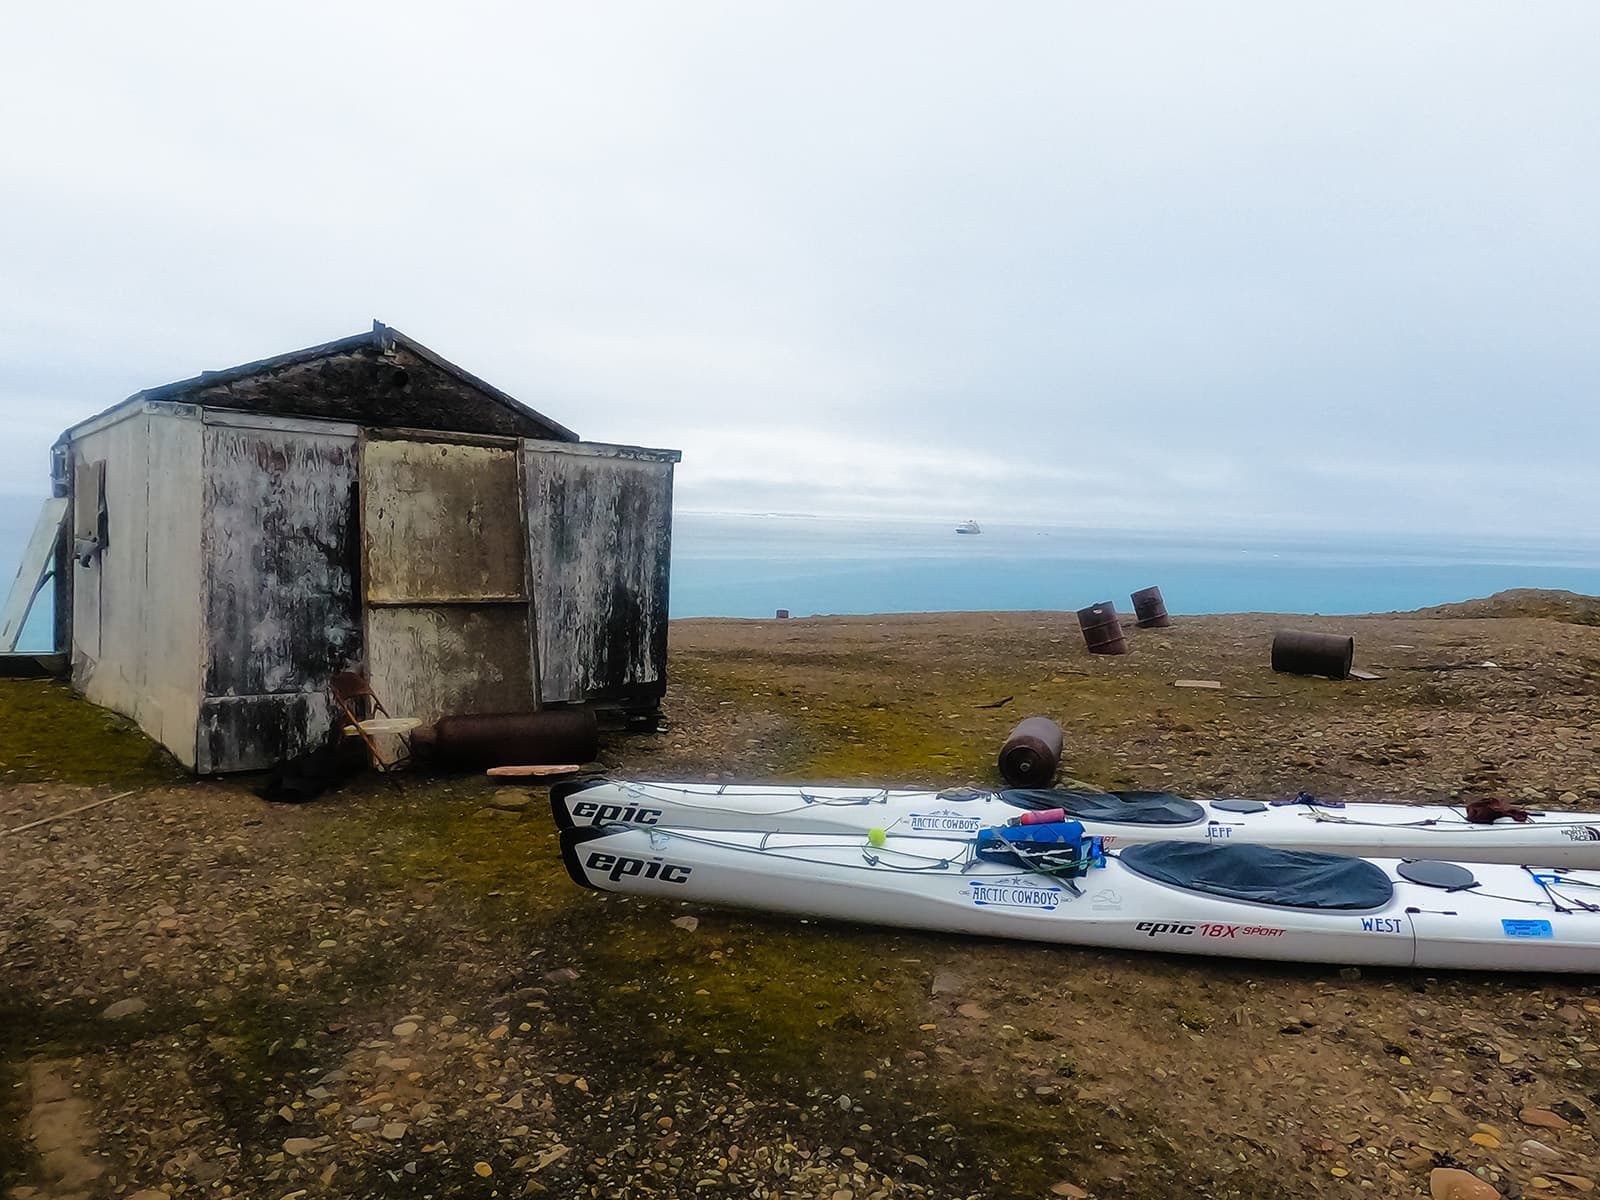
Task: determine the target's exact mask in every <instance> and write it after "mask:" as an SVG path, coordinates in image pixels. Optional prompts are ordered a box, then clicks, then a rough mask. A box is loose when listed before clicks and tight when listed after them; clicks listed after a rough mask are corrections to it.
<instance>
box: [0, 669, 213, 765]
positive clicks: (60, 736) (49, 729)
mask: <svg viewBox="0 0 1600 1200" xmlns="http://www.w3.org/2000/svg"><path fill="white" fill-rule="evenodd" d="M0 730H4V735H3V736H0V783H50V782H55V783H76V784H85V785H91V786H92V785H96V784H111V785H116V784H124V785H129V786H135V785H140V784H152V783H166V782H171V781H173V780H176V779H182V778H184V777H185V775H184V771H183V768H182V767H180V766H179V765H178V763H177V760H176V759H174V758H173V757H172V756H171V755H170V754H168V753H167V752H166V750H164V749H163V748H162V747H161V746H160V745H158V744H157V743H156V742H153V741H151V740H150V739H149V738H148V737H146V736H145V735H144V734H143V733H141V732H140V731H139V728H138V726H136V725H135V724H134V723H133V722H132V721H130V720H128V719H127V718H126V717H121V716H118V715H117V714H116V713H113V712H110V711H109V710H107V709H104V708H100V707H98V706H97V705H93V704H90V703H89V702H88V701H87V700H84V699H83V698H82V697H81V696H78V695H77V694H75V693H74V692H73V690H72V689H71V688H70V687H68V686H67V685H66V684H65V683H62V682H59V681H57V680H53V679H5V680H0Z"/></svg>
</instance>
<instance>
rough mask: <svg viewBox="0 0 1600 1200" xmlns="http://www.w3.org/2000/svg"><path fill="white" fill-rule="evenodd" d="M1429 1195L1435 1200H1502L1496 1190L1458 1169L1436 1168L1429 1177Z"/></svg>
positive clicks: (1471, 1174) (1468, 1172)
mask: <svg viewBox="0 0 1600 1200" xmlns="http://www.w3.org/2000/svg"><path fill="white" fill-rule="evenodd" d="M1428 1193H1429V1195H1431V1196H1432V1197H1433V1200H1500V1193H1499V1192H1498V1191H1497V1190H1496V1189H1495V1188H1493V1187H1491V1186H1489V1185H1488V1184H1487V1183H1485V1182H1484V1181H1483V1180H1481V1179H1479V1178H1478V1177H1477V1176H1476V1175H1474V1174H1473V1173H1472V1172H1471V1171H1463V1170H1460V1169H1459V1168H1456V1167H1435V1168H1434V1169H1433V1171H1432V1172H1431V1173H1430V1174H1429V1175H1428Z"/></svg>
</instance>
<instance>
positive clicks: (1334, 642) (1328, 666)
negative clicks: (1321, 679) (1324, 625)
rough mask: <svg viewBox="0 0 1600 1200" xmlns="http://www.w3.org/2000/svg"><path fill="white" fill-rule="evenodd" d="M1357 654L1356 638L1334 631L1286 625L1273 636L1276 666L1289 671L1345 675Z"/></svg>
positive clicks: (1287, 672)
mask: <svg viewBox="0 0 1600 1200" xmlns="http://www.w3.org/2000/svg"><path fill="white" fill-rule="evenodd" d="M1355 656H1356V639H1355V638H1353V637H1341V636H1339V635H1338V634H1334V633H1307V632H1304V631H1302V630H1295V629H1283V630H1280V631H1279V632H1278V633H1277V634H1275V635H1274V636H1273V639H1272V669H1273V670H1274V671H1282V672H1284V673H1285V674H1288V675H1326V676H1327V677H1328V678H1329V679H1345V678H1348V677H1349V675H1350V664H1351V663H1352V662H1354V661H1355Z"/></svg>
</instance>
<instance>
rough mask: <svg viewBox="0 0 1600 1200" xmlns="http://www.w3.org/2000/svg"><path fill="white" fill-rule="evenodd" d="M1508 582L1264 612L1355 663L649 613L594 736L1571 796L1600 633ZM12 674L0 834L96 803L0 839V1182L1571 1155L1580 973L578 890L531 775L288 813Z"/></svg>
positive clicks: (632, 1176)
mask: <svg viewBox="0 0 1600 1200" xmlns="http://www.w3.org/2000/svg"><path fill="white" fill-rule="evenodd" d="M1529 611H1541V612H1542V611H1547V610H1546V609H1535V608H1534V607H1530V605H1529V604H1528V603H1527V602H1525V601H1519V600H1517V598H1512V599H1511V600H1507V601H1504V602H1502V603H1501V604H1499V605H1498V606H1490V607H1489V608H1487V609H1483V608H1481V607H1480V608H1479V609H1476V610H1474V614H1475V615H1474V616H1473V617H1472V618H1470V619H1467V618H1462V617H1459V616H1456V615H1454V614H1452V613H1450V612H1448V611H1447V612H1442V613H1439V614H1436V615H1428V616H1424V615H1415V614H1413V615H1402V616H1388V617H1366V618H1360V619H1349V620H1338V621H1333V620H1317V619H1311V618H1296V619H1294V620H1293V622H1292V623H1293V624H1294V625H1296V626H1298V627H1309V628H1324V629H1340V630H1344V631H1348V632H1352V633H1354V634H1355V636H1356V639H1357V665H1358V666H1361V667H1366V668H1368V669H1370V670H1373V671H1375V672H1377V673H1378V674H1380V675H1382V676H1383V678H1382V679H1379V680H1376V681H1372V682H1367V683H1357V682H1353V681H1352V682H1346V683H1333V682H1330V681H1326V680H1311V679H1298V678H1290V677H1285V676H1275V675H1273V674H1271V672H1270V671H1267V670H1266V669H1265V667H1264V663H1265V660H1266V647H1267V644H1268V642H1269V641H1270V637H1271V633H1272V630H1273V629H1274V628H1276V627H1279V626H1281V625H1284V624H1287V623H1290V622H1286V621H1285V620H1284V619H1283V618H1271V617H1265V616H1252V615H1241V616H1229V617H1208V618H1191V619H1183V620H1180V621H1179V622H1178V623H1177V624H1176V625H1175V626H1174V627H1173V628H1171V629H1168V630H1161V631H1136V633H1135V634H1134V635H1133V645H1134V653H1132V654H1130V655H1128V656H1126V657H1125V658H1118V659H1100V658H1091V657H1090V656H1088V655H1087V654H1085V653H1084V652H1083V650H1082V647H1081V641H1080V639H1079V638H1078V635H1077V634H1076V631H1075V629H1073V628H1072V625H1071V621H1072V618H1071V616H1070V614H1066V615H1063V614H953V615H939V616H905V617H871V618H813V619H807V620H797V621H789V622H781V623H780V622H736V621H687V622H678V623H676V624H675V625H674V627H673V632H672V637H673V646H672V652H673V672H674V682H673V686H672V689H671V691H670V693H669V696H668V701H667V711H668V716H669V720H670V724H669V726H668V728H667V729H666V730H665V731H664V732H662V733H659V734H655V735H630V736H622V735H616V736H613V737H611V738H608V740H607V742H606V746H605V751H604V753H605V760H606V765H607V766H609V767H610V768H612V769H615V770H617V771H619V772H625V773H630V774H635V775H640V776H663V777H673V778H681V779H695V778H708V777H709V778H739V779H776V780H791V781H798V780H802V779H804V780H810V781H839V782H849V781H858V780H869V779H870V780H873V781H875V782H885V783H926V784H938V785H948V784H959V783H985V784H987V783H992V782H993V774H992V772H993V765H992V764H993V756H994V752H995V750H996V748H997V747H998V745H999V742H1000V740H1001V739H1002V738H1003V737H1004V735H1005V732H1006V731H1007V730H1008V729H1009V728H1010V726H1011V725H1012V724H1013V723H1015V721H1016V720H1017V719H1019V718H1020V717H1022V716H1025V715H1030V714H1032V713H1047V714H1049V715H1052V716H1054V717H1055V718H1057V719H1058V720H1059V721H1061V723H1062V724H1063V726H1064V727H1065V729H1066V735H1067V745H1068V755H1067V762H1066V764H1065V770H1067V771H1069V772H1070V773H1071V774H1072V775H1074V776H1077V777H1079V778H1082V779H1085V780H1087V781H1089V782H1092V783H1095V784H1098V785H1101V786H1141V787H1157V788H1171V789H1173V790H1177V791H1180V792H1187V793H1190V794H1201V795H1204V794H1215V793H1217V792H1229V793H1234V794H1242V795H1252V796H1261V797H1272V796H1281V795H1292V794H1294V793H1295V792H1297V791H1299V790H1302V789H1307V790H1311V791H1314V792H1317V793H1319V794H1324V795H1328V796H1333V797H1339V798H1345V799H1354V798H1362V797H1386V798H1393V797H1403V798H1412V799H1437V798H1444V797H1456V796H1472V795H1489V794H1499V795H1507V796H1510V797H1512V798H1514V799H1519V800H1522V801H1524V802H1528V803H1533V802H1535V801H1537V802H1538V803H1539V804H1542V805H1550V806H1555V807H1561V806H1585V807H1596V806H1600V760H1597V759H1596V757H1595V753H1594V750H1595V745H1596V738H1597V737H1600V718H1597V717H1596V715H1595V707H1594V697H1595V695H1596V690H1597V687H1600V629H1596V628H1595V627H1593V626H1592V625H1589V624H1587V623H1582V622H1583V621H1584V619H1585V617H1586V615H1587V614H1588V613H1589V610H1588V609H1581V610H1579V611H1577V612H1574V611H1573V610H1572V609H1571V606H1567V607H1563V608H1561V609H1560V610H1559V611H1557V612H1556V616H1558V617H1563V618H1565V619H1554V618H1552V617H1547V616H1541V617H1527V616H1518V615H1515V614H1517V613H1519V612H1529ZM1487 663H1492V664H1494V665H1492V666H1487V665H1483V664H1487ZM1179 678H1203V679H1212V680H1216V681H1218V682H1220V683H1221V684H1222V685H1223V686H1222V687H1221V688H1220V689H1216V690H1194V689H1180V688H1175V687H1173V686H1172V684H1173V681H1174V680H1175V679H1179ZM1007 697H1010V699H1006V698H1007ZM1002 701H1003V703H1001V704H1000V706H999V707H995V708H984V707H978V706H979V705H986V704H995V703H997V702H1002ZM7 706H10V707H11V708H13V709H17V708H22V707H26V708H27V709H28V710H29V711H30V712H32V713H33V714H35V716H37V715H38V714H39V713H40V712H44V711H47V710H48V711H49V712H50V714H51V716H50V719H49V720H47V721H41V720H35V721H33V722H32V724H31V725H30V724H29V722H27V721H20V720H19V721H16V722H12V723H10V724H8V726H7V727H8V728H11V729H23V728H26V729H29V730H31V731H32V732H31V733H30V734H29V739H28V740H27V744H26V745H21V744H16V741H15V739H13V744H11V745H10V746H5V745H0V829H7V830H10V829H15V828H17V827H18V826H20V825H23V824H25V823H28V822H30V821H32V820H37V819H39V818H41V817H45V816H49V815H51V814H55V813H62V812H66V811H67V810H69V809H72V808H75V807H77V806H79V805H83V804H86V803H90V802H92V801H95V800H100V799H105V798H107V797H111V796H121V798H120V799H116V800H113V801H111V802H110V803H107V804H104V805H101V806H99V807H96V808H93V809H90V810H87V811H84V812H82V813H79V814H77V815H74V816H67V817H64V818H62V819H60V820H58V821H54V822H50V823H48V824H45V825H43V826H39V827H37V828H34V829H30V830H25V831H23V832H20V833H14V834H9V835H5V834H0V1071H3V1074H4V1079H5V1083H6V1087H5V1089H4V1091H3V1092H0V1105H3V1107H0V1186H4V1187H8V1188H9V1189H10V1193H11V1195H13V1196H15V1197H19V1198H20V1197H40V1198H51V1200H60V1198H62V1197H68V1196H83V1197H100V1196H107V1197H125V1196H132V1195H139V1194H141V1193H151V1192H153V1193H154V1194H157V1195H159V1194H166V1195H172V1196H179V1195H184V1196H189V1195H195V1196H198V1195H218V1196H222V1195H237V1196H249V1197H256V1196H262V1197H271V1198H276V1200H284V1198H288V1197H299V1196H307V1197H321V1196H352V1197H353V1196H363V1197H364V1196H371V1195H374V1194H382V1195H386V1196H387V1195H394V1196H485V1197H487V1196H518V1195H527V1194H536V1193H547V1194H549V1195H552V1196H596V1197H598V1196H607V1197H611V1196H618V1197H626V1196H638V1197H646V1196H708V1197H717V1196H730V1197H731V1196H740V1197H824V1198H829V1200H867V1198H869V1197H891V1196H893V1197H901V1196H930V1197H965V1196H973V1197H977V1196H983V1197H1004V1196H1049V1195H1065V1196H1083V1195H1092V1196H1095V1197H1104V1198H1108V1200H1110V1198H1127V1200H1134V1198H1155V1200H1159V1198H1162V1197H1180V1196H1182V1197H1192V1196H1208V1197H1219V1198H1221V1197H1280V1196H1284V1197H1287V1196H1323V1195H1326V1196H1354V1195H1357V1194H1364V1195H1377V1196H1422V1195H1426V1194H1427V1193H1428V1181H1429V1173H1430V1171H1431V1170H1432V1169H1433V1168H1434V1167H1436V1166H1441V1165H1443V1166H1452V1165H1460V1166H1464V1167H1466V1168H1469V1169H1472V1170H1475V1171H1477V1172H1478V1173H1479V1174H1480V1176H1482V1177H1483V1178H1486V1179H1488V1180H1489V1181H1491V1182H1492V1183H1493V1185H1494V1186H1495V1187H1496V1188H1497V1189H1498V1190H1499V1191H1500V1192H1501V1193H1502V1194H1503V1195H1505V1196H1508V1197H1509V1196H1552V1197H1563V1196H1576V1195H1582V1194H1585V1193H1587V1192H1589V1191H1591V1189H1592V1188H1593V1183H1592V1179H1593V1178H1594V1177H1596V1176H1597V1175H1600V1171H1597V1167H1600V1163H1597V1161H1596V1148H1595V1143H1594V1136H1593V1131H1594V1130H1595V1128H1596V1123H1595V1116H1594V1114H1595V1113H1596V1111H1597V1110H1600V1071H1597V1068H1600V1027H1597V1024H1596V1023H1597V1022H1600V992H1597V990H1596V988H1595V987H1594V986H1593V983H1592V982H1591V980H1589V979H1588V978H1571V979H1568V978H1553V977H1552V978H1531V979H1508V978H1495V977H1489V976H1474V975H1468V976H1453V977H1446V976H1440V977H1426V976H1412V975H1409V974H1407V973H1397V972H1382V971H1365V972H1361V973H1356V972H1352V971H1343V972H1341V971H1339V970H1337V969H1334V968H1319V967H1283V966H1262V965H1258V964H1245V963H1230V962H1203V961H1197V960H1194V959H1180V958H1175V957H1164V956H1160V955H1133V954H1117V953H1110V952H1092V951H1076V950H1070V949H1053V948H1052V949H1043V948H1040V947H1037V946H1023V945H1009V944H993V943H980V942H974V941H971V940H963V939H955V938H943V937H935V936H931V935H930V936H921V935H914V934H901V933H893V932H886V931H882V930H873V929H865V928H853V927H844V926H836V925H819V924H812V923H803V922H795V921H784V920H779V919H771V920H768V919H763V918H760V917H750V916H746V915H740V914H733V913H726V912H720V911H716V910H711V909H703V908H685V907H683V906H670V905H666V904H657V903H646V902H637V901H633V902H630V901H627V900H625V899H621V898H617V897H600V896H597V895H595V894H594V893H588V892H583V891H580V890H579V889H577V888H576V887H574V886H572V885H571V884H570V883H569V882H568V881H567V879H566V876H565V873H564V872H563V871H562V869H561V867H560V864H559V862H558V860H557V858H556V856H555V853H554V846H555V840H554V834H553V829H552V827H551V823H550V821H549V817H548V812H547V810H546V808H545V807H544V804H543V793H542V792H540V791H537V790H517V789H512V790H505V789H500V790H497V789H496V788H495V787H493V786H492V785H491V784H490V783H489V781H487V780H483V779H478V778H454V779H440V778H431V779H423V778H414V779H411V780H408V781H407V783H406V785H405V788H404V791H403V792H402V793H396V792H395V791H393V790H392V789H390V788H388V787H386V786H383V785H382V784H381V783H379V782H376V781H362V782H358V783H357V784H355V785H353V786H351V787H348V788H346V789H345V790H344V791H343V792H341V793H339V794H337V795H334V796H329V797H325V798H323V799H321V800H319V801H317V802H314V803H312V804H308V805H303V806H298V807H285V806H274V805H268V804H266V803H264V802H262V801H260V800H258V799H257V798H256V797H255V796H254V795H252V794H251V793H250V792H249V790H248V787H247V784H248V782H249V781H223V782H203V781H187V780H183V779H181V778H179V777H177V776H176V775H175V773H174V772H173V771H172V770H171V768H170V766H167V765H163V764H162V763H161V762H160V760H159V758H157V757H156V756H152V755H150V754H149V753H148V752H147V750H146V749H145V748H144V747H143V745H142V743H141V740H140V739H139V738H138V737H137V735H136V734H133V733H130V732H128V731H126V730H125V729H112V730H110V731H109V732H108V731H107V729H106V728H105V726H106V721H105V719H104V717H103V715H102V714H99V713H98V712H97V711H96V710H92V709H89V708H88V707H87V706H85V705H81V704H79V703H77V702H74V701H70V700H68V699H67V698H66V697H64V696H62V695H61V694H60V693H59V691H58V690H57V691H51V690H48V685H40V684H18V683H4V684H0V710H3V709H4V708H6V707H7ZM3 715H4V713H3V712H0V716H3ZM108 739H109V741H110V743H111V745H110V746H109V748H107V749H104V750H102V749H101V747H102V746H104V745H105V743H106V742H107V740H108ZM85 747H91V748H92V752H88V751H86V750H85ZM107 762H115V763H116V764H118V765H117V766H116V768H115V769H110V768H107V767H105V766H104V765H103V764H105V763H107ZM97 763H98V764H101V765H100V766H97V765H96V764H97ZM122 793H129V794H127V795H122ZM686 918H687V919H686ZM143 1200H149V1196H148V1194H147V1195H145V1196H144V1197H143Z"/></svg>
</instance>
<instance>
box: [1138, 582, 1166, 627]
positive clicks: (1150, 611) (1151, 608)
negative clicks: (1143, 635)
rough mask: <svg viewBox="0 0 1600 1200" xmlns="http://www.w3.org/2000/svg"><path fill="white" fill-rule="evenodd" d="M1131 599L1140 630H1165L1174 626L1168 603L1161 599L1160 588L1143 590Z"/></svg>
mask: <svg viewBox="0 0 1600 1200" xmlns="http://www.w3.org/2000/svg"><path fill="white" fill-rule="evenodd" d="M1129 599H1131V600H1132V601H1133V611H1134V613H1135V615H1136V616H1138V618H1139V628H1140V629H1165V628H1166V627H1167V626H1168V625H1171V624H1172V618H1171V617H1169V616H1168V615H1167V603H1166V601H1165V600H1163V599H1162V598H1161V589H1160V588H1158V587H1147V588H1141V589H1140V590H1138V591H1137V592H1135V593H1134V594H1133V595H1132V596H1130V597H1129Z"/></svg>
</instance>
